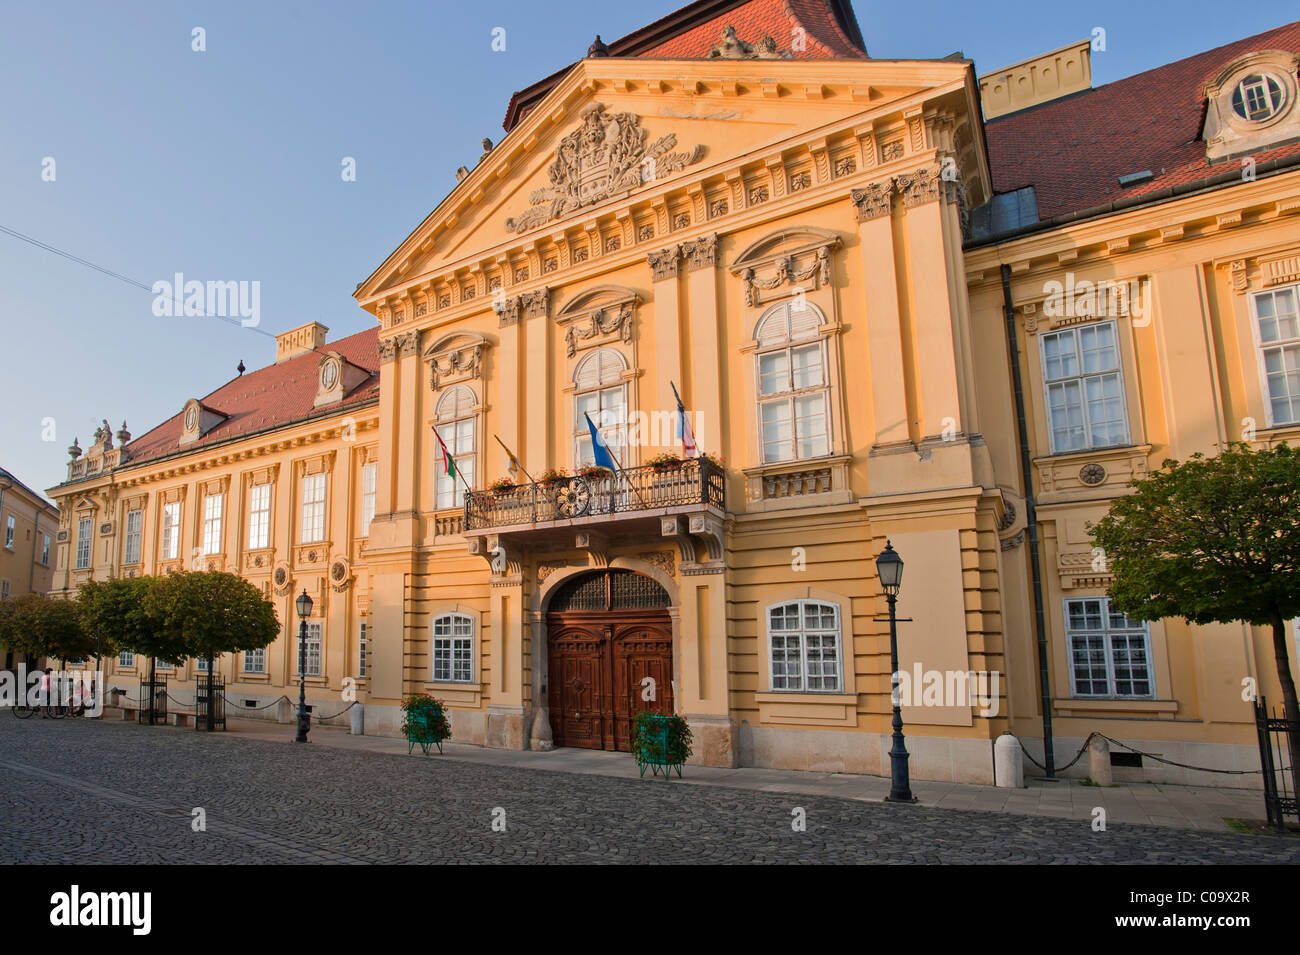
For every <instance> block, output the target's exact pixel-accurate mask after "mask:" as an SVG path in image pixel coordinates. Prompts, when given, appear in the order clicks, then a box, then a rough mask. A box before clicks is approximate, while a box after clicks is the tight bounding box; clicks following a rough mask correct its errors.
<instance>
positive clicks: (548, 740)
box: [528, 705, 555, 753]
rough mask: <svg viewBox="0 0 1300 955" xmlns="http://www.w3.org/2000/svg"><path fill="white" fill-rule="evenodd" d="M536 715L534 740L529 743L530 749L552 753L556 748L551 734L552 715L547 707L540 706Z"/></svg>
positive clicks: (534, 718)
mask: <svg viewBox="0 0 1300 955" xmlns="http://www.w3.org/2000/svg"><path fill="white" fill-rule="evenodd" d="M535 714H536V715H535V716H534V717H533V732H532V738H531V739H530V740H529V741H528V747H529V749H533V750H536V751H537V752H541V753H546V752H550V751H551V750H552V749H554V748H555V740H554V737H553V736H552V734H551V714H550V712H549V711H548V710H547V708H546V706H545V705H542V706H539V707H538V708H537V709H536V711H535Z"/></svg>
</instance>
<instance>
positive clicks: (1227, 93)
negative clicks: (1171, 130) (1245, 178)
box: [1201, 50, 1300, 161]
mask: <svg viewBox="0 0 1300 955" xmlns="http://www.w3.org/2000/svg"><path fill="white" fill-rule="evenodd" d="M1297 68H1300V54H1296V53H1290V52H1287V51H1285V50H1263V51H1259V52H1255V53H1250V54H1248V55H1246V56H1243V57H1240V58H1239V59H1236V60H1234V61H1233V62H1231V63H1229V64H1228V65H1227V66H1225V67H1224V68H1223V69H1222V70H1220V71H1219V73H1218V75H1217V76H1215V78H1214V79H1213V80H1212V81H1211V82H1209V83H1207V84H1206V85H1205V97H1206V101H1207V102H1206V110H1205V127H1204V129H1203V131H1202V136H1201V138H1202V139H1204V140H1205V155H1206V158H1207V159H1209V160H1211V161H1214V160H1219V159H1227V158H1229V157H1232V156H1241V155H1246V154H1248V153H1254V152H1260V151H1263V150H1265V149H1270V148H1272V147H1274V146H1276V145H1281V144H1282V143H1284V142H1289V141H1291V140H1294V139H1297V138H1300V108H1297V106H1296V99H1297V93H1298V92H1300V91H1297V88H1296V70H1297Z"/></svg>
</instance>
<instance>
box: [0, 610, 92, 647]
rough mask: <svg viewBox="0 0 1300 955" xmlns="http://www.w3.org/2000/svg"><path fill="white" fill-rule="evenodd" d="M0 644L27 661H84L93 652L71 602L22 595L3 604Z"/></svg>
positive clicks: (89, 639) (79, 616)
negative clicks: (30, 659)
mask: <svg viewBox="0 0 1300 955" xmlns="http://www.w3.org/2000/svg"><path fill="white" fill-rule="evenodd" d="M0 644H3V645H4V646H5V647H7V648H8V649H10V650H12V651H13V652H15V653H22V654H25V655H26V656H28V657H46V658H52V659H55V660H59V661H67V660H84V659H86V657H87V656H90V655H91V654H93V653H94V652H95V638H94V636H93V635H91V634H88V633H87V632H86V630H85V628H84V627H83V626H82V623H81V613H80V609H79V608H78V606H77V604H76V603H75V602H73V601H71V600H55V599H52V598H50V597H46V596H45V595H44V594H23V595H22V596H21V597H15V598H13V599H12V600H7V601H5V602H4V605H3V612H0Z"/></svg>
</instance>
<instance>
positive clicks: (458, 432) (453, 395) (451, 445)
mask: <svg viewBox="0 0 1300 955" xmlns="http://www.w3.org/2000/svg"><path fill="white" fill-rule="evenodd" d="M476 404H477V402H476V401H475V399H474V392H473V391H471V390H470V389H469V387H468V386H466V385H457V386H456V387H454V388H448V389H447V390H446V391H445V392H443V395H442V397H441V398H439V399H438V405H437V407H436V409H435V410H434V417H435V419H436V424H435V425H434V427H436V428H437V430H438V436H439V437H441V438H442V443H443V444H445V445H446V446H447V450H448V452H450V454H451V459H452V461H453V462H454V463H455V466H456V467H455V470H456V474H448V473H447V464H446V462H445V461H444V460H443V455H442V448H441V447H437V446H436V445H437V442H436V441H435V442H434V444H435V448H434V457H435V458H436V463H435V468H436V471H435V473H436V474H437V487H436V495H435V497H436V502H435V505H434V506H435V507H437V508H438V509H439V510H442V509H444V508H450V507H460V506H461V504H463V503H464V501H465V486H466V485H469V486H470V487H473V486H474V463H475V458H476V456H477V454H476V452H477V451H478V434H477V431H478V427H477V425H478V420H477V415H476V414H475V412H474V406H475V405H476ZM457 475H459V476H457ZM461 478H464V481H462V480H461Z"/></svg>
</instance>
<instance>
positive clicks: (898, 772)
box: [876, 540, 915, 802]
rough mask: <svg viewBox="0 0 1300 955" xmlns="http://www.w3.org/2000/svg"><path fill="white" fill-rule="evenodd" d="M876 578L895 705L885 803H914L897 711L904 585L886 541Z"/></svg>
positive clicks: (900, 563)
mask: <svg viewBox="0 0 1300 955" xmlns="http://www.w3.org/2000/svg"><path fill="white" fill-rule="evenodd" d="M876 574H877V576H879V577H880V586H881V587H882V588H883V589H884V591H885V599H886V600H888V601H889V664H890V667H891V668H892V669H891V672H892V674H893V676H892V678H891V684H892V687H893V702H894V745H893V747H892V748H891V749H890V750H889V769H890V773H889V775H890V780H889V796H888V797H886V798H887V801H888V802H915V800H914V799H913V798H912V786H911V780H910V779H909V777H908V772H907V747H906V746H905V745H904V743H903V713H902V709H901V707H900V703H901V697H900V693H899V690H898V611H897V604H898V591H899V588H900V587H901V586H902V583H903V558H901V557H899V556H898V551H896V550H894V545H893V544H891V543H890V542H889V541H888V540H886V541H885V549H884V550H883V551H881V553H880V556H879V557H877V558H876Z"/></svg>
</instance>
